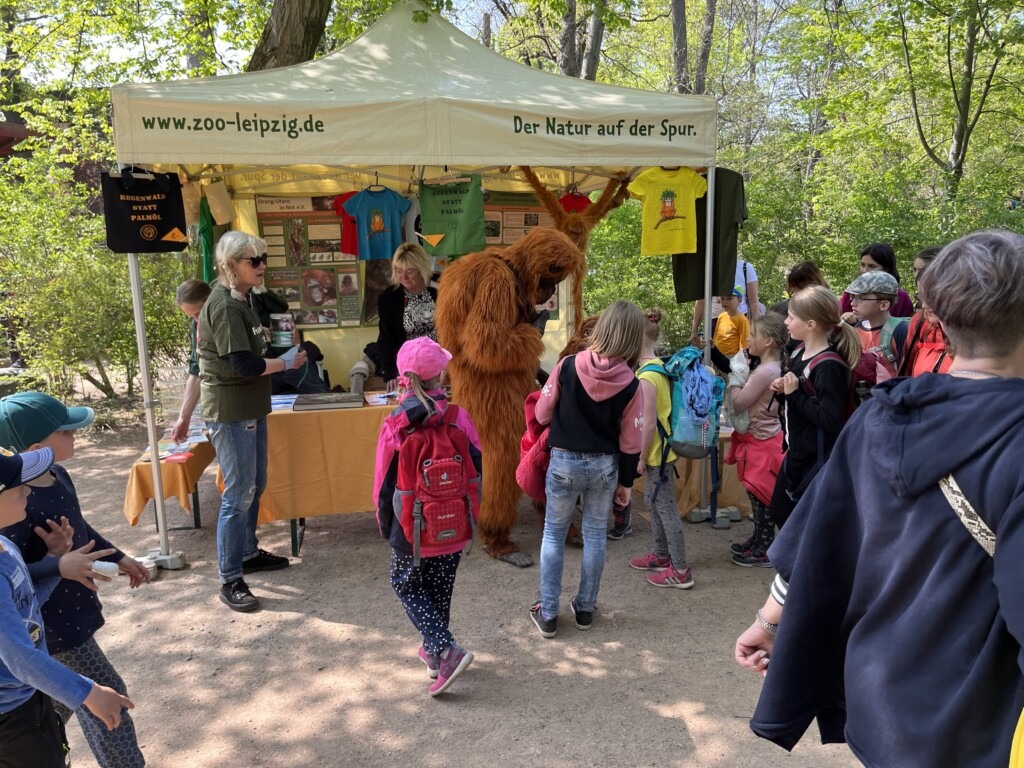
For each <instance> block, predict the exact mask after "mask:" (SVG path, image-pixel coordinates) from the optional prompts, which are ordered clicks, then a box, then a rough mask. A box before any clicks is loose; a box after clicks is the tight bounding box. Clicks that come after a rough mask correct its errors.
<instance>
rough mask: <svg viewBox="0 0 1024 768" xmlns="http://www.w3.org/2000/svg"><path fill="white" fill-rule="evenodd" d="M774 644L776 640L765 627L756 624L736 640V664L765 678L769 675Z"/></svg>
mask: <svg viewBox="0 0 1024 768" xmlns="http://www.w3.org/2000/svg"><path fill="white" fill-rule="evenodd" d="M774 644H775V638H774V637H773V636H772V635H769V634H768V632H767V631H765V629H764V627H762V626H761V625H760V624H758V623H757V622H754V623H753V624H751V625H750V626H749V627H747V629H746V631H744V632H743V634H742V635H740V636H739V637H738V638H736V650H735V651H734V656H735V658H736V663H737V664H739V665H740V666H741V667H746V668H747V669H752V670H754V671H755V672H757V673H758V674H759V675H761V677H764V676H765V675H766V674H767V673H768V661H769V659H771V652H772V647H773V646H774Z"/></svg>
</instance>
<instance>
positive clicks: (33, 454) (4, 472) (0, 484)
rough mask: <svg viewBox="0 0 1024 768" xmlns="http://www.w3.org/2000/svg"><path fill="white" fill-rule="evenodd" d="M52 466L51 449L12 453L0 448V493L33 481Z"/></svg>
mask: <svg viewBox="0 0 1024 768" xmlns="http://www.w3.org/2000/svg"><path fill="white" fill-rule="evenodd" d="M52 464H53V449H52V448H40V449H38V450H35V451H26V452H25V453H14V452H13V451H9V450H7V449H6V448H0V491H6V490H8V489H9V488H17V487H18V486H19V485H22V484H23V483H27V482H29V481H31V480H35V479H36V478H37V477H39V476H40V475H41V474H43V473H44V472H46V470H48V469H49V468H50V466H51V465H52Z"/></svg>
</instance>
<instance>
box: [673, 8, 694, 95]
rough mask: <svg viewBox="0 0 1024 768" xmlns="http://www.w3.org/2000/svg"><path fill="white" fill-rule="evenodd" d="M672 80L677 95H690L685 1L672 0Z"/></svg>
mask: <svg viewBox="0 0 1024 768" xmlns="http://www.w3.org/2000/svg"><path fill="white" fill-rule="evenodd" d="M672 79H673V80H674V81H675V88H676V91H677V92H678V93H690V92H691V91H690V54H689V50H688V49H687V43H686V0H672Z"/></svg>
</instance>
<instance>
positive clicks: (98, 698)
mask: <svg viewBox="0 0 1024 768" xmlns="http://www.w3.org/2000/svg"><path fill="white" fill-rule="evenodd" d="M83 703H84V704H85V706H86V707H87V708H88V709H89V711H90V712H92V713H93V714H94V715H96V717H98V718H99V719H100V720H102V721H103V724H104V725H105V726H107V730H108V731H112V730H114V729H115V728H117V726H119V725H120V724H121V707H125V708H127V709H135V704H133V703H132V700H131V699H129V698H128V697H127V696H122V695H121V694H120V693H118V692H117V691H115V690H114V689H113V688H107V686H105V685H99V684H97V683H93V684H92V690H91V691H89V695H88V696H86V697H85V702H83Z"/></svg>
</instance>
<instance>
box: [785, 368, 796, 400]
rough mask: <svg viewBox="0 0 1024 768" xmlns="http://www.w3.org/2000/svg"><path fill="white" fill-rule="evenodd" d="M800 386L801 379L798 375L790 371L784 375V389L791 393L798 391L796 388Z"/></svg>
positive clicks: (788, 393)
mask: <svg viewBox="0 0 1024 768" xmlns="http://www.w3.org/2000/svg"><path fill="white" fill-rule="evenodd" d="M798 386H800V380H799V379H798V378H797V377H796V374H795V373H793V372H792V371H789V372H788V373H787V374H786V375H785V376H783V377H782V391H783V392H784V393H785V394H787V395H791V394H793V393H794V392H796V388H797V387H798Z"/></svg>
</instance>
